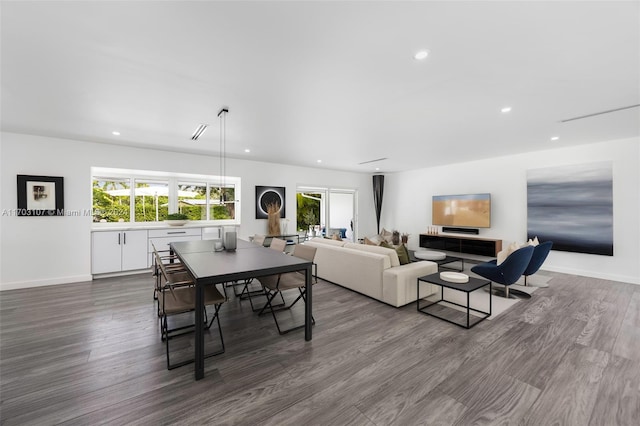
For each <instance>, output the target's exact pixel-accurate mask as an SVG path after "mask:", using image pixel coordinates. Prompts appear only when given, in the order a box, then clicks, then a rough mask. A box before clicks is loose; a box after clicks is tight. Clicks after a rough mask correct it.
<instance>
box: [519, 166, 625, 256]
mask: <svg viewBox="0 0 640 426" xmlns="http://www.w3.org/2000/svg"><path fill="white" fill-rule="evenodd" d="M534 237H538V239H539V240H540V242H544V241H553V250H560V251H570V252H576V253H589V254H599V255H603V256H613V165H612V163H611V162H610V161H608V162H601V163H588V164H574V165H568V166H560V167H550V168H544V169H534V170H528V171H527V238H534Z"/></svg>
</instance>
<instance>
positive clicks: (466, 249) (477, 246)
mask: <svg viewBox="0 0 640 426" xmlns="http://www.w3.org/2000/svg"><path fill="white" fill-rule="evenodd" d="M420 247H424V248H429V249H434V250H445V251H453V252H457V253H468V254H475V255H479V256H489V257H496V256H497V255H498V252H499V251H501V250H502V240H494V239H490V238H479V237H468V236H454V235H441V234H420Z"/></svg>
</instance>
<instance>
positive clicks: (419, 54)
mask: <svg viewBox="0 0 640 426" xmlns="http://www.w3.org/2000/svg"><path fill="white" fill-rule="evenodd" d="M427 56H429V51H428V50H420V51H419V52H416V54H415V55H413V58H414V59H416V60H418V61H422V60H423V59H427Z"/></svg>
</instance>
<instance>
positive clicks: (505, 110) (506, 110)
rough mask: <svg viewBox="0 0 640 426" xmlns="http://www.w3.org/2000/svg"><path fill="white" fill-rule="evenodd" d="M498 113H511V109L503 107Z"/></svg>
mask: <svg viewBox="0 0 640 426" xmlns="http://www.w3.org/2000/svg"><path fill="white" fill-rule="evenodd" d="M500 112H503V113H505V112H511V107H504V108H502V109H501V110H500Z"/></svg>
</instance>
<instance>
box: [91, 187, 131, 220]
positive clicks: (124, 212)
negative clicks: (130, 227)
mask: <svg viewBox="0 0 640 426" xmlns="http://www.w3.org/2000/svg"><path fill="white" fill-rule="evenodd" d="M130 198H131V183H130V180H129V179H114V178H100V177H94V178H93V221H94V222H129V221H130V209H129V202H130Z"/></svg>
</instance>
